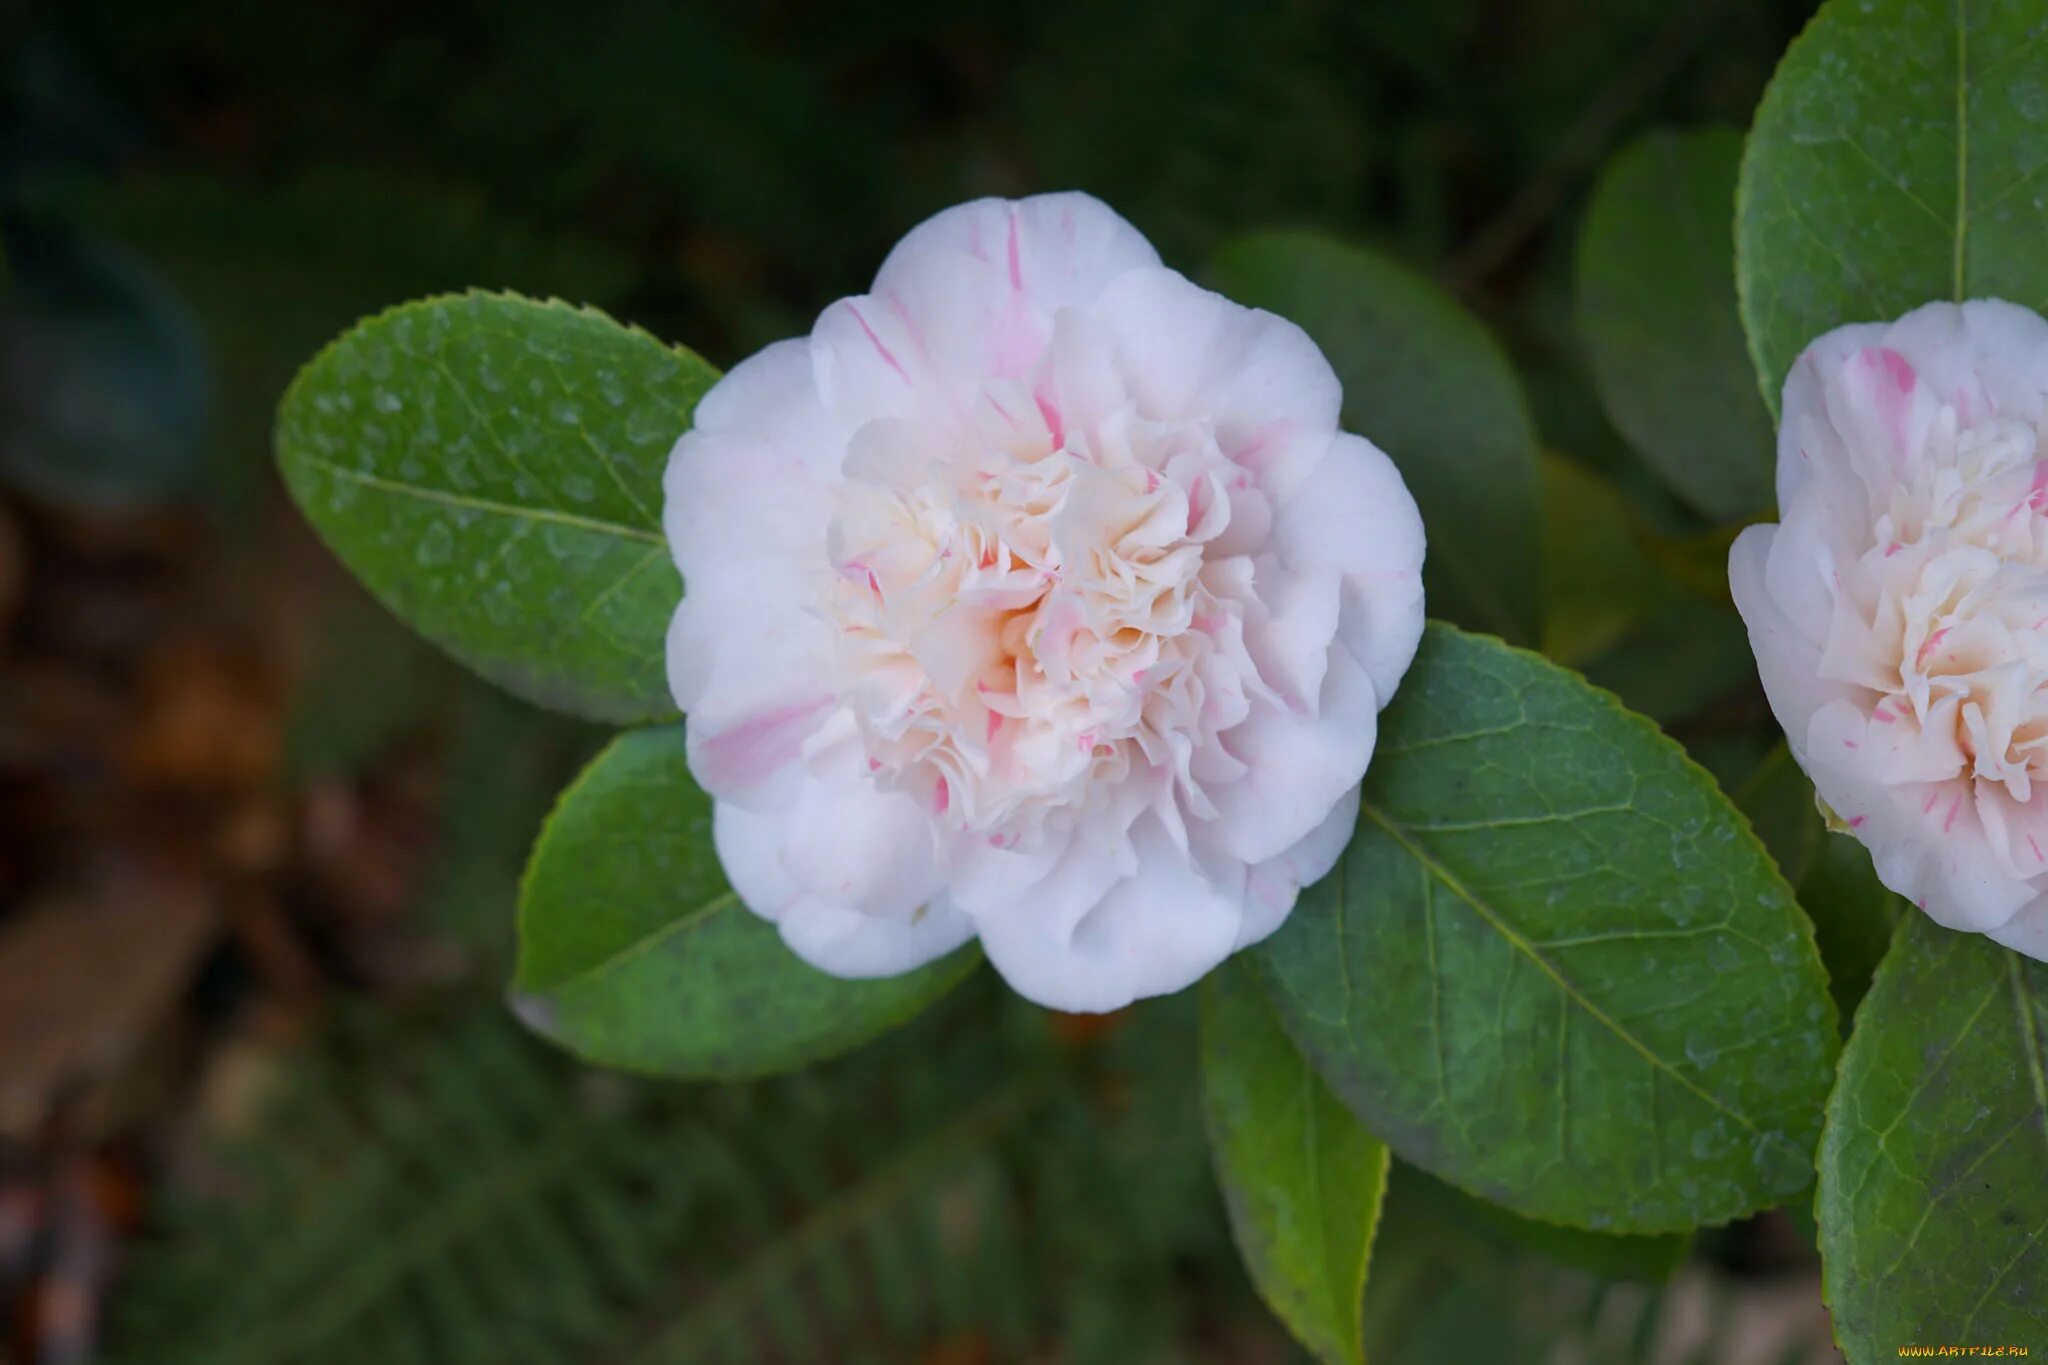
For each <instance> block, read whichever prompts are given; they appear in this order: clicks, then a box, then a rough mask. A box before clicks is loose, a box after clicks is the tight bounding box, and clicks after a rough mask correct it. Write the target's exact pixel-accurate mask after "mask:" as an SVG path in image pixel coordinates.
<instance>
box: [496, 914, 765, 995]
mask: <svg viewBox="0 0 2048 1365" xmlns="http://www.w3.org/2000/svg"><path fill="white" fill-rule="evenodd" d="M739 901H740V897H739V892H737V891H733V890H731V889H727V890H726V891H724V892H722V893H720V894H719V895H716V896H713V897H712V898H711V899H710V900H708V901H705V902H704V903H703V904H702V905H699V906H696V907H695V908H693V909H690V910H686V911H684V912H683V913H682V914H680V915H677V916H676V917H675V918H674V919H672V920H670V921H669V922H668V923H666V924H664V925H662V926H661V927H660V928H659V929H656V930H655V931H654V932H652V933H649V934H643V935H641V936H640V937H639V938H637V939H634V940H633V941H632V942H631V943H629V944H627V945H626V946H625V947H623V948H620V949H618V950H616V951H615V952H612V953H610V954H609V955H607V956H605V957H603V958H601V959H599V960H598V961H596V962H594V963H592V964H591V965H590V966H588V967H584V968H582V969H580V970H578V971H576V972H573V973H571V974H570V975H568V976H566V977H563V978H562V979H561V980H560V981H556V982H552V983H549V984H545V985H536V986H535V987H534V988H533V989H534V992H535V993H536V994H539V995H550V996H563V995H567V994H568V993H569V992H570V991H573V990H575V989H577V988H578V987H581V986H585V985H588V984H590V983H591V982H593V981H595V980H597V979H598V978H600V977H604V976H609V975H610V974H611V973H613V972H615V971H617V970H618V969H619V968H621V967H623V966H625V965H626V964H627V963H628V962H631V961H632V960H634V959H635V958H637V957H641V956H643V955H645V954H647V953H651V952H653V951H654V950H655V949H657V948H659V947H660V946H661V945H662V944H664V943H666V942H668V941H669V940H670V939H672V938H676V937H678V936H680V935H682V934H685V933H689V932H691V931H693V930H695V929H697V928H698V927H700V926H701V925H702V924H703V923H704V922H705V921H706V920H708V919H710V918H711V917H712V916H713V915H716V914H718V913H719V912H721V911H724V910H730V909H731V908H732V907H734V906H735V905H738V904H739Z"/></svg>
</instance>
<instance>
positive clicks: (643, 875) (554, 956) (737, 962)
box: [512, 726, 980, 1078]
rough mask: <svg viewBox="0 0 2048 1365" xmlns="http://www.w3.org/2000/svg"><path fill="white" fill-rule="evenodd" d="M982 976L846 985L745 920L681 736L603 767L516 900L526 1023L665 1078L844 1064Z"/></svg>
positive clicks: (765, 927)
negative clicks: (835, 1058)
mask: <svg viewBox="0 0 2048 1365" xmlns="http://www.w3.org/2000/svg"><path fill="white" fill-rule="evenodd" d="M979 960H980V952H979V950H978V949H976V948H975V947H973V946H971V945H970V946H968V947H966V948H962V949H961V950H960V951H959V952H956V953H954V954H952V955H950V956H948V957H945V958H942V959H940V960H939V961H937V962H934V963H930V964H929V965H927V966H924V967H921V968H919V969H918V970H916V971H913V972H907V973H905V974H904V975H902V976H893V977H885V978H882V979H880V980H875V981H845V980H841V979H840V978H838V977H833V976H827V975H826V974H825V973H823V972H821V971H819V970H817V969H816V968H815V967H812V966H810V965H808V964H806V963H805V962H803V961H802V960H801V959H800V958H798V957H797V956H796V955H795V954H794V953H792V952H790V951H789V949H788V948H786V947H784V946H783V943H782V940H781V938H779V937H778V936H777V935H776V932H775V929H774V927H773V926H772V925H770V924H768V923H767V922H766V921H765V920H762V919H761V918H759V917H758V916H756V915H755V914H754V913H753V912H752V911H750V910H748V909H747V908H746V907H745V906H743V905H741V904H740V902H739V898H738V897H737V896H735V895H734V894H733V892H732V888H731V887H730V886H728V885H727V883H726V880H725V874H724V873H723V872H722V871H721V870H720V868H719V864H718V856H717V854H716V852H715V851H714V850H713V848H712V844H711V798H710V797H708V796H706V795H705V794H704V792H703V791H702V790H700V789H699V788H698V786H697V784H696V783H694V782H692V781H691V780H690V773H689V769H688V767H687V766H686V765H685V761H684V752H683V731H682V728H681V727H680V726H676V727H666V728H662V729H654V730H635V731H632V732H630V733H628V734H625V735H622V736H620V737H619V738H618V739H617V740H616V741H614V742H613V744H612V745H611V747H609V748H607V749H606V750H605V751H604V752H603V753H602V754H600V755H598V757H597V758H596V760H595V761H593V762H592V763H591V765H590V767H589V768H587V769H586V770H585V771H584V773H583V775H582V776H581V777H579V778H578V779H577V780H576V782H575V784H574V785H573V786H571V787H570V788H569V789H568V790H567V791H566V792H564V793H563V794H562V799H561V803H560V805H558V806H557V807H556V809H555V813H554V814H553V815H552V816H551V817H550V818H549V820H548V823H547V826H546V828H545V829H543V830H542V831H541V836H540V840H539V842H538V843H537V844H535V845H534V850H533V859H532V861H531V862H530V863H529V864H528V866H527V869H526V882H525V885H524V886H523V887H522V888H521V892H520V898H519V965H518V969H517V972H516V974H515V975H514V977H513V981H512V1003H513V1008H514V1010H515V1011H516V1012H517V1013H518V1014H519V1017H520V1018H521V1019H523V1020H524V1021H525V1022H526V1023H527V1025H528V1026H529V1027H531V1028H533V1029H534V1030H535V1031H537V1032H539V1033H541V1034H544V1035H546V1036H547V1037H549V1038H551V1039H553V1040H554V1041H556V1042H558V1043H560V1044H562V1045H563V1046H564V1047H566V1048H568V1049H569V1050H570V1051H572V1052H575V1053H577V1054H578V1055H579V1056H582V1057H585V1058H587V1059H588V1060H590V1061H593V1062H599V1063H602V1064H604V1065H607V1066H616V1067H621V1068H624V1069H626V1070H631V1071H645V1072H653V1073H656V1074H660V1075H665V1076H690V1077H718V1078H730V1077H739V1076H757V1075H762V1074H765V1073H767V1072H772V1071H784V1070H788V1069H789V1068H791V1067H797V1066H802V1065H804V1064H805V1063H808V1062H814V1061H817V1060H819V1059H821V1058H824V1057H829V1056H831V1055H833V1054H834V1053H838V1052H843V1051H845V1050H846V1049H848V1048H851V1047H855V1046H857V1045H858V1044H860V1043H864V1042H866V1041H867V1040H868V1039H870V1038H872V1037H874V1036H875V1035H876V1034H879V1033H881V1032H882V1031H884V1030H885V1029H889V1028H892V1027H894V1026H895V1025H897V1024H900V1023H902V1022H903V1021H904V1020H906V1019H908V1018H910V1017H911V1016H912V1015H914V1014H916V1013H917V1012H918V1011H919V1010H921V1009H923V1008H924V1007H925V1006H926V1005H928V1004H930V1003H931V1002H932V1001H933V1000H934V999H936V998H937V997H938V996H939V995H941V994H943V993H944V992H945V991H946V990H947V989H949V988H950V987H951V986H953V985H954V984H955V983H956V982H958V981H959V980H960V979H961V978H962V977H963V976H965V975H966V974H967V973H968V972H969V971H970V970H972V968H973V967H974V964H975V963H976V962H978V961H979Z"/></svg>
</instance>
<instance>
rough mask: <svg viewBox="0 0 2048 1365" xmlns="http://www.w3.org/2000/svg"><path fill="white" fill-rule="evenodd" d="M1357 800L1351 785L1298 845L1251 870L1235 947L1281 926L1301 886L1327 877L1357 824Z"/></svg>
mask: <svg viewBox="0 0 2048 1365" xmlns="http://www.w3.org/2000/svg"><path fill="white" fill-rule="evenodd" d="M1358 798H1359V789H1358V788H1357V787H1353V788H1352V789H1351V790H1350V791H1348V792H1346V793H1344V795H1342V796H1340V797H1338V798H1337V804H1336V805H1334V806H1332V807H1331V808H1330V814H1329V815H1328V817H1326V818H1325V819H1324V821H1323V823H1321V824H1320V825H1317V826H1316V827H1315V828H1314V829H1312V830H1310V831H1309V832H1308V833H1307V834H1306V835H1304V836H1303V837H1302V840H1301V842H1300V843H1298V844H1296V845H1295V846H1294V847H1293V848H1290V849H1288V850H1287V851H1286V852H1285V853H1283V854H1281V855H1280V856H1279V857H1277V858H1268V859H1267V860H1266V861H1265V862H1263V863H1260V864H1259V865H1258V866H1257V867H1254V868H1253V869H1252V870H1251V873H1250V875H1249V876H1248V877H1247V878H1246V881H1245V905H1244V923H1243V924H1242V925H1240V926H1239V928H1238V932H1237V947H1239V948H1249V947H1250V946H1251V945H1252V944H1254V943H1257V942H1259V941H1260V940H1262V939H1264V938H1266V937H1267V936H1269V935H1270V934H1272V933H1273V931H1274V930H1276V929H1278V928H1279V927H1280V926H1281V925H1282V924H1285V923H1286V922H1287V916H1288V913H1289V912H1290V911H1292V910H1293V909H1294V902H1295V900H1296V898H1297V897H1298V896H1299V895H1300V894H1301V889H1302V888H1303V887H1305V886H1313V885H1315V884H1316V883H1317V882H1319V881H1321V880H1322V879H1323V878H1324V877H1326V876H1328V875H1329V872H1330V869H1331V868H1333V867H1335V866H1336V865H1337V860H1338V859H1339V858H1341V857H1343V856H1344V849H1345V848H1346V847H1347V846H1348V845H1349V844H1350V843H1351V836H1352V833H1353V832H1354V831H1355V830H1356V829H1357V827H1358Z"/></svg>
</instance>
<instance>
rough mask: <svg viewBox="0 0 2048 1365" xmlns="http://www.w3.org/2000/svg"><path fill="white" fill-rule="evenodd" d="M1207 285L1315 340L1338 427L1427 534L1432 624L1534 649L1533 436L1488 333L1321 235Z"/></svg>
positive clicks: (1265, 238) (1285, 241) (1275, 246)
mask: <svg viewBox="0 0 2048 1365" xmlns="http://www.w3.org/2000/svg"><path fill="white" fill-rule="evenodd" d="M1209 279H1210V283H1211V284H1213V285H1214V286H1215V287H1216V288H1217V289H1220V290H1221V291H1222V292H1224V293H1225V294H1228V295H1229V296H1230V297H1231V298H1233V299H1236V300H1237V301H1238V302H1239V303H1244V304H1249V305H1252V306H1254V307H1259V308H1269V309H1271V310H1272V311H1273V312H1275V313H1278V314H1279V315H1280V316H1281V317H1284V318H1288V319H1290V320H1292V321H1294V322H1297V323H1299V324H1300V325H1301V326H1302V328H1303V330H1305V331H1307V333H1308V334H1309V335H1310V336H1311V337H1313V338H1315V341H1316V344H1317V345H1318V346H1320V347H1322V349H1323V354H1324V355H1326V356H1328V357H1329V360H1330V364H1331V366H1332V367H1333V368H1335V370H1336V371H1337V378H1338V379H1340V380H1342V381H1343V384H1344V428H1345V430H1347V431H1355V432H1358V433H1359V434H1360V435H1363V436H1366V437H1368V438H1370V439H1371V440H1372V441H1373V442H1374V444H1376V445H1378V446H1379V447H1380V448H1381V449H1382V450H1385V451H1386V452H1387V455H1388V456H1389V457H1390V458H1391V459H1392V460H1393V461H1394V463H1395V465H1396V466H1398V467H1399V469H1400V471H1401V477H1402V478H1403V479H1404V480H1405V481H1406V482H1407V484H1408V489H1409V491H1410V492H1412V493H1413V494H1414V495H1415V501H1416V504H1417V505H1418V506H1419V507H1420V508H1421V509H1422V520H1423V524H1424V525H1425V526H1426V527H1427V528H1428V529H1429V531H1430V542H1429V559H1428V562H1427V563H1425V564H1424V565H1423V566H1422V577H1423V584H1424V587H1425V588H1426V589H1427V591H1428V594H1429V607H1430V611H1431V612H1433V613H1434V614H1436V615H1438V616H1443V617H1448V618H1449V619H1451V620H1454V621H1457V622H1459V623H1461V624H1463V625H1468V626H1473V627H1476V628H1478V629H1481V630H1488V631H1492V632H1494V633H1495V634H1498V635H1504V636H1506V637H1507V638H1509V639H1511V640H1517V641H1524V642H1527V643H1531V644H1533V643H1535V641H1536V638H1537V634H1538V627H1539V625H1540V621H1541V603H1542V592H1541V585H1542V572H1541V570H1542V566H1541V564H1540V562H1539V561H1538V558H1537V536H1538V516H1539V510H1540V508H1541V505H1542V503H1541V492H1540V490H1539V488H1538V486H1537V476H1536V428H1535V425H1534V423H1533V422H1532V421H1531V420H1530V417H1529V410H1528V406H1527V404H1526V403H1525V402H1524V401H1523V397H1522V389H1521V385H1520V384H1519V383H1518V382H1517V380H1516V379H1515V372H1514V369H1513V367H1512V366H1510V365H1509V364H1508V360H1507V357H1506V356H1505V355H1504V354H1502V352H1501V349H1500V347H1499V345H1497V344H1496V343H1495V342H1494V340H1493V338H1492V337H1491V336H1489V335H1488V334H1487V332H1486V329H1485V328H1484V327H1482V326H1480V325H1479V323H1478V322H1477V321H1476V320H1475V319H1474V318H1473V317H1472V315H1471V314H1469V313H1467V312H1466V311H1465V310H1464V309H1463V308H1462V307H1460V306H1459V305H1458V303H1457V302H1456V300H1454V299H1452V298H1451V297H1450V296H1449V295H1447V294H1445V293H1444V292H1443V291H1442V290H1440V289H1438V288H1437V287H1436V286H1435V285H1433V284H1431V283H1430V282H1429V281H1428V280H1425V279H1423V278H1422V277H1421V276H1419V275H1417V274H1415V273H1413V272H1412V271H1410V270H1407V269H1406V268H1404V267H1402V266H1399V265H1396V264H1395V263H1394V262H1392V261H1389V260H1387V259H1385V258H1383V257H1380V256H1377V255H1374V254H1373V253H1372V252H1369V251H1364V250H1361V249H1359V248H1357V247H1352V246H1347V245H1345V244H1344V243H1342V242H1339V241H1336V240H1333V239H1331V238H1328V237H1323V236H1319V235H1317V234H1315V233H1306V232H1294V233H1264V234H1259V235H1256V236H1251V237H1244V238H1240V239H1239V240H1237V241H1235V242H1233V243H1231V244H1229V245H1228V246H1226V247H1224V248H1223V250H1222V251H1221V252H1220V253H1218V255H1217V256H1216V259H1215V260H1214V261H1213V262H1212V263H1211V265H1210V269H1209Z"/></svg>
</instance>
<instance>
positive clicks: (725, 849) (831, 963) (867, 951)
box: [712, 802, 974, 978]
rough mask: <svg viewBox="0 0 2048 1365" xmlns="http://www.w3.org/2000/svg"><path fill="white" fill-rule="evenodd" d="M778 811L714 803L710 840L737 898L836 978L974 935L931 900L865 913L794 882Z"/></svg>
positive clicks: (941, 950) (909, 959)
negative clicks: (907, 908)
mask: <svg viewBox="0 0 2048 1365" xmlns="http://www.w3.org/2000/svg"><path fill="white" fill-rule="evenodd" d="M789 835H790V830H789V819H788V817H787V815H784V814H773V815H758V814H754V813H752V812H748V811H744V810H740V809H738V808H737V807H734V806H731V805H728V804H726V803H724V802H719V803H718V804H717V805H716V806H714V807H713V810H712V839H713V842H714V844H715V845H716V847H717V849H718V859H719V862H720V864H721V865H722V866H723V867H724V868H725V873H726V877H727V878H728V879H729V880H730V881H731V882H732V886H733V890H734V892H735V893H736V894H737V895H738V896H739V898H740V902H741V904H743V905H745V906H746V907H747V908H748V909H749V910H752V911H753V912H754V913H755V914H757V915H759V916H761V918H763V919H765V920H767V921H768V922H770V923H771V924H774V925H775V926H776V927H777V928H778V929H780V930H781V933H782V939H783V941H784V942H785V943H787V944H788V945H789V946H790V948H791V949H792V950H793V951H794V952H795V953H796V954H797V956H799V957H801V958H803V959H804V961H806V962H808V963H810V964H811V965H812V966H814V967H817V968H818V969H820V970H821V971H826V972H830V973H831V974H832V975H834V976H840V977H856V978H858V977H877V976H895V975H897V974H898V973H901V972H907V971H911V970H913V969H915V968H917V967H921V966H923V965H924V964H925V963H927V962H930V961H933V960H934V959H936V958H940V957H943V956H945V955H946V954H947V953H950V952H952V951H953V950H954V949H955V948H958V947H959V946H960V945H961V944H963V943H965V942H966V941H967V940H968V939H970V938H972V937H973V936H974V926H973V924H972V923H971V922H970V921H968V919H967V918H966V917H965V916H964V915H962V914H960V913H959V912H958V911H957V910H955V909H953V908H952V906H951V905H950V904H948V903H946V902H945V901H944V899H943V898H941V899H938V900H934V901H933V902H931V903H930V904H928V905H924V906H920V907H918V908H917V909H916V910H914V911H912V912H911V913H910V914H908V915H893V916H879V915H865V914H861V913H860V912H858V911H855V910H849V909H846V908H845V907H843V906H835V905H833V904H831V903H830V902H828V901H825V900H823V899H821V898H819V897H817V896H815V895H813V894H811V893H810V892H808V891H806V890H804V889H803V888H802V887H800V886H799V885H798V884H797V882H796V880H795V879H794V878H793V877H791V876H790V875H789V873H788V871H787V870H786V869H785V868H784V866H783V861H782V856H783V848H784V846H785V844H786V843H787V841H788V838H789Z"/></svg>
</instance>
